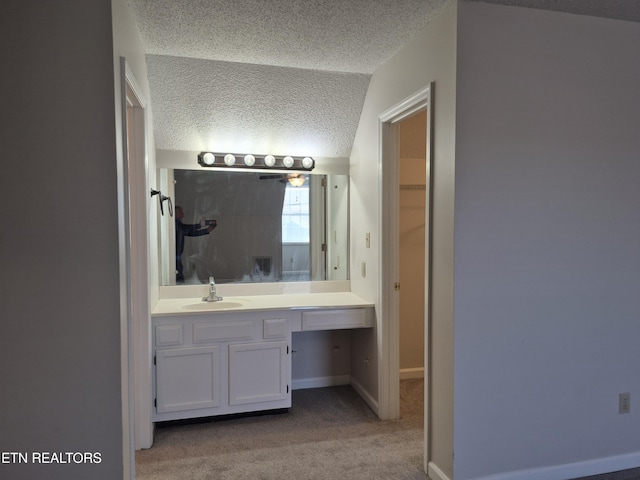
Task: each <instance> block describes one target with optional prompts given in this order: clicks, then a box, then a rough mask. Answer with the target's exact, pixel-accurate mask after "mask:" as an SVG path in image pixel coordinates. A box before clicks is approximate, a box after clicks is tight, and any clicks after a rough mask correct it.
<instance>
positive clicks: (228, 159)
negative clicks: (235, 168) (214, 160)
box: [224, 153, 236, 167]
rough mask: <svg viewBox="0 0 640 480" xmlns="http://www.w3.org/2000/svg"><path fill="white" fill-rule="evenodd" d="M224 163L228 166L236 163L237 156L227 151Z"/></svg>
mask: <svg viewBox="0 0 640 480" xmlns="http://www.w3.org/2000/svg"><path fill="white" fill-rule="evenodd" d="M224 163H225V165H227V166H228V167H230V166H232V165H234V164H235V163H236V157H234V156H233V155H231V154H230V153H227V154H226V155H225V156H224Z"/></svg>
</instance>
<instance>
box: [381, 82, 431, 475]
mask: <svg viewBox="0 0 640 480" xmlns="http://www.w3.org/2000/svg"><path fill="white" fill-rule="evenodd" d="M432 92H433V86H432V84H431V85H428V86H427V87H425V88H423V89H422V90H420V91H418V92H416V93H415V94H413V95H412V96H410V97H408V98H407V99H405V100H404V101H402V102H400V103H399V104H397V105H396V106H394V107H392V108H391V109H389V110H387V111H386V112H384V113H383V114H382V115H380V117H379V124H380V136H379V138H380V152H381V155H380V162H381V165H380V171H381V174H382V175H381V182H380V197H379V198H380V216H381V218H380V226H381V227H380V228H381V231H380V238H381V247H380V258H381V268H380V272H381V275H380V282H379V289H380V292H379V293H380V295H379V298H380V312H381V315H382V318H383V322H382V326H383V331H382V339H383V355H385V356H387V359H386V362H384V363H383V364H384V365H386V366H387V367H386V368H384V369H381V372H380V385H381V403H382V402H384V403H383V407H384V408H383V409H381V410H382V411H383V412H384V413H383V414H386V415H385V416H386V417H387V418H398V417H399V416H400V372H401V369H403V370H404V372H403V376H421V375H422V376H423V377H424V390H423V398H424V465H425V471H426V468H427V465H428V463H429V458H430V454H429V443H428V440H429V438H430V436H429V425H430V423H429V412H430V409H429V395H430V375H429V372H430V371H429V326H430V291H431V286H430V285H431V276H430V272H431V267H430V265H431V254H430V251H431V242H430V238H431V234H432V231H431V230H432V229H431V203H432V201H431V194H432V178H433V174H432V161H431V159H432V144H431V142H432V130H433V108H432V105H433V99H432ZM414 128H417V129H422V132H421V134H420V135H419V136H417V138H411V135H409V138H410V140H411V141H413V142H416V143H419V142H423V145H422V148H421V150H420V151H421V152H424V155H422V154H420V155H419V156H422V159H409V161H408V162H406V163H408V164H409V165H407V169H406V170H408V172H411V173H408V172H407V171H404V172H402V171H401V162H403V161H405V160H406V159H405V160H403V159H402V158H401V157H402V156H403V155H402V150H403V146H402V138H403V136H404V135H403V130H406V131H407V132H410V131H411V130H412V129H414ZM405 148H406V147H405ZM413 155H415V154H413ZM413 155H409V156H413ZM415 169H418V170H419V171H420V173H419V174H416V170H415ZM405 175H408V176H409V179H410V180H405ZM418 175H419V176H418ZM401 184H402V185H403V186H404V185H406V186H407V187H406V188H407V190H406V191H407V192H413V193H414V197H417V198H413V199H412V202H414V203H415V204H416V206H417V205H419V208H416V209H415V211H413V212H411V217H412V219H411V223H410V224H402V226H401V220H400V215H401V208H402V206H401V205H402V203H401V191H402V192H404V191H405V190H404V187H403V189H402V190H401ZM403 195H404V194H403ZM404 196H406V195H404ZM420 216H422V218H419V217H420ZM412 229H413V230H414V231H415V232H413V233H416V235H415V237H416V238H414V239H413V240H415V241H416V242H417V243H418V244H419V243H420V237H421V236H422V238H423V240H422V251H421V255H420V256H419V257H420V258H414V259H403V258H402V257H401V254H400V249H401V248H402V249H403V250H404V249H405V246H402V247H401V241H402V240H401V233H402V235H405V234H406V233H412V231H411V230H412ZM421 232H422V233H421ZM413 247H414V248H416V245H414V246H413ZM417 248H419V247H417ZM403 260H407V262H412V263H413V267H411V270H410V275H409V277H408V278H409V280H408V281H409V282H416V281H418V282H420V283H421V285H419V286H418V288H417V289H416V285H406V284H405V285H404V288H403V285H402V282H401V281H400V279H401V262H402V261H403ZM416 266H417V270H416V269H415V268H414V267H416ZM403 290H404V291H407V292H408V293H407V294H405V297H408V299H409V300H408V302H412V303H414V305H408V306H407V308H408V309H409V310H412V312H411V316H412V317H413V319H414V323H413V324H411V323H409V324H406V325H405V324H403V325H402V326H401V297H402V293H401V292H403ZM416 290H421V291H420V292H416ZM411 291H413V294H411V293H410V292H411ZM415 302H419V303H421V305H419V306H417V308H416V305H415ZM416 310H417V311H416ZM416 316H417V317H418V319H417V322H418V324H419V326H416V323H415V318H416ZM407 329H408V333H406V334H405V333H404V331H405V330H407ZM407 335H410V336H413V337H414V338H415V337H416V336H420V337H422V342H413V344H412V345H409V346H406V345H401V339H402V337H405V336H407ZM416 348H417V349H418V352H417V353H416V352H415V349H416ZM405 349H407V352H406V353H407V354H406V355H405ZM409 349H411V350H414V351H412V352H409V351H408V350H409ZM401 353H402V354H401ZM416 357H417V358H418V360H416ZM401 358H402V360H401ZM420 358H421V360H422V362H421V363H422V370H421V371H420ZM383 360H384V359H383ZM401 361H402V362H403V363H404V364H403V363H401ZM405 362H410V363H411V366H407V365H408V363H405ZM414 364H415V365H414Z"/></svg>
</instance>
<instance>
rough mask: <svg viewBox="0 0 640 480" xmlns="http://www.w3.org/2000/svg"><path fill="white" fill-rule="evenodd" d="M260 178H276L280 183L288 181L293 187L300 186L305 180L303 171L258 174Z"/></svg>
mask: <svg viewBox="0 0 640 480" xmlns="http://www.w3.org/2000/svg"><path fill="white" fill-rule="evenodd" d="M260 180H277V181H279V182H280V183H287V182H289V183H290V184H291V185H293V186H294V187H301V186H302V185H304V182H305V181H306V180H307V177H305V176H304V174H303V173H282V174H265V175H260Z"/></svg>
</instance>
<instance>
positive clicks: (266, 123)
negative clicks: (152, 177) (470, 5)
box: [129, 0, 450, 157]
mask: <svg viewBox="0 0 640 480" xmlns="http://www.w3.org/2000/svg"><path fill="white" fill-rule="evenodd" d="M449 2H450V0H268V1H265V0H129V3H130V5H131V8H132V10H133V12H134V16H135V18H136V23H137V25H138V28H139V30H140V33H141V36H142V40H143V43H144V47H145V51H146V53H147V66H148V71H149V84H150V88H151V103H152V105H153V115H154V136H155V142H156V147H157V148H159V149H167V150H215V151H232V152H237V153H243V152H254V153H261V154H264V153H274V154H284V153H289V154H293V155H313V156H320V157H322V156H324V157H348V156H349V154H350V152H351V145H352V143H353V138H354V136H355V132H356V128H357V126H358V122H359V120H360V112H361V110H362V105H363V102H364V97H365V94H366V90H367V87H368V85H369V78H370V75H371V73H372V72H373V71H374V70H375V69H376V68H377V67H378V66H379V65H380V64H381V63H383V62H384V61H385V60H386V59H387V58H389V57H390V56H391V55H393V54H394V53H395V52H396V51H398V50H399V49H400V48H402V46H403V45H404V44H405V43H406V42H407V41H408V40H409V39H410V38H411V36H412V35H413V34H415V33H416V31H418V30H419V29H421V28H422V27H424V26H425V25H426V24H427V23H428V22H429V21H430V20H431V19H432V18H433V17H434V16H435V15H437V14H438V13H439V11H440V9H441V8H443V6H445V5H446V4H447V3H449Z"/></svg>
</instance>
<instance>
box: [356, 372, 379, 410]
mask: <svg viewBox="0 0 640 480" xmlns="http://www.w3.org/2000/svg"><path fill="white" fill-rule="evenodd" d="M349 383H351V386H352V387H353V389H354V390H355V391H356V392H358V395H360V396H361V397H362V399H363V400H364V401H365V402H366V403H367V405H369V407H370V408H371V410H373V413H375V414H376V415H377V416H378V417H379V416H380V407H379V406H378V401H377V400H376V399H375V398H373V396H372V395H371V394H370V393H369V392H368V391H367V390H366V389H365V388H364V387H363V386H362V385H361V384H360V383H359V382H358V381H357V380H356V379H355V378H353V377H351V381H350V382H349Z"/></svg>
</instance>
